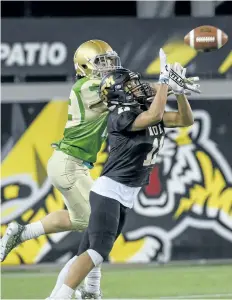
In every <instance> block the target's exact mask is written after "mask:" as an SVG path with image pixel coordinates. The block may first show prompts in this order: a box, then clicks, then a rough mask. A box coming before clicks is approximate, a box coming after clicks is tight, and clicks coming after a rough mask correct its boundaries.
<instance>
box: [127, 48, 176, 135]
mask: <svg viewBox="0 0 232 300" xmlns="http://www.w3.org/2000/svg"><path fill="white" fill-rule="evenodd" d="M169 72H170V65H168V64H167V57H166V54H165V53H164V51H163V49H160V78H159V83H160V85H159V87H158V88H157V93H156V95H155V97H154V99H153V101H152V103H151V105H150V107H149V109H148V110H147V111H144V112H142V113H141V114H140V115H138V116H137V118H136V119H135V120H134V122H133V124H132V126H131V131H138V130H142V129H145V128H147V127H149V126H152V125H154V124H156V123H158V122H160V121H161V120H162V118H163V114H164V109H165V105H166V102H167V93H168V82H169Z"/></svg>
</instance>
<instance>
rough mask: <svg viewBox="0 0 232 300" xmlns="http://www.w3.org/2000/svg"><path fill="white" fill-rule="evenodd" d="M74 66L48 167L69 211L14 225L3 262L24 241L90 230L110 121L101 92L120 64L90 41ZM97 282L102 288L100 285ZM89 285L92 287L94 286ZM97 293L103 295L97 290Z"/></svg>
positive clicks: (108, 51) (106, 46)
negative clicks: (92, 196) (96, 167)
mask: <svg viewBox="0 0 232 300" xmlns="http://www.w3.org/2000/svg"><path fill="white" fill-rule="evenodd" d="M74 66H75V70H76V74H77V81H76V83H75V84H74V85H73V87H72V90H71V93H70V97H69V105H68V120H67V123H66V126H65V130H64V136H63V138H62V140H60V141H59V142H57V143H54V144H53V145H52V146H53V147H54V152H53V154H52V156H51V158H50V159H49V161H48V166H47V172H48V176H49V178H50V180H51V182H52V184H53V185H54V186H55V187H56V188H57V189H58V190H59V191H60V192H61V193H62V195H63V197H64V202H65V205H66V207H67V209H68V210H60V211H55V212H52V213H50V214H49V215H47V216H46V217H44V218H43V219H41V220H40V221H38V222H34V223H31V224H28V225H26V226H23V225H20V224H18V223H16V222H12V223H10V224H9V226H8V228H7V230H6V233H5V235H4V237H3V238H2V241H1V256H0V259H1V261H3V260H4V259H5V258H6V256H7V255H8V254H9V252H10V251H11V250H12V249H13V248H15V247H16V246H17V245H18V244H20V243H22V242H24V241H26V240H29V239H33V238H36V237H39V236H40V235H43V234H50V233H57V232H64V231H75V230H76V231H83V230H84V229H85V228H86V227H87V226H88V221H89V215H90V205H89V192H90V189H91V187H92V185H93V179H92V178H91V177H90V174H89V169H91V168H92V167H93V163H95V162H96V158H97V153H98V152H99V150H100V148H101V145H102V142H103V140H104V139H105V138H106V123H107V116H108V109H107V106H106V105H105V104H104V103H103V102H102V100H101V99H100V97H99V94H98V87H99V84H100V80H101V78H102V77H103V76H104V75H105V74H107V72H109V71H112V70H114V69H117V68H121V62H120V58H119V56H118V55H117V53H116V52H115V51H113V49H112V48H111V47H110V45H109V44H107V43H106V42H104V41H101V40H90V41H87V42H85V43H83V44H81V45H80V47H79V48H78V49H77V50H76V52H75V54H74ZM94 272H95V273H94ZM94 272H93V276H94V277H97V280H98V277H99V276H100V275H99V274H100V273H99V272H100V269H99V270H94ZM89 278H91V276H90V277H89ZM98 282H99V284H100V279H99V280H98ZM90 284H92V285H93V284H94V282H91V280H90ZM97 288H98V290H99V286H98V287H97ZM91 291H92V292H94V291H95V290H94V289H92V290H91Z"/></svg>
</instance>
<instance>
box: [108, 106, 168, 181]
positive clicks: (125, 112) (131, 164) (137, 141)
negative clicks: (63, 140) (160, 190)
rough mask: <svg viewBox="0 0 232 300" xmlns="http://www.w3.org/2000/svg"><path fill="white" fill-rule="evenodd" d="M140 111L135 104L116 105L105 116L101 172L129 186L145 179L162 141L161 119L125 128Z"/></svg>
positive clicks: (146, 179)
mask: <svg viewBox="0 0 232 300" xmlns="http://www.w3.org/2000/svg"><path fill="white" fill-rule="evenodd" d="M141 112H142V110H140V109H139V108H136V107H129V106H126V107H119V108H116V109H115V110H114V111H113V112H111V113H110V115H109V118H108V124H107V127H108V139H109V146H110V154H109V158H108V160H107V162H106V164H105V166H104V169H103V173H102V176H107V177H109V178H111V179H113V180H115V181H117V182H120V183H123V184H125V185H127V186H131V187H141V186H144V185H147V184H148V183H149V175H150V173H151V171H152V168H153V166H154V165H155V162H156V156H157V153H158V151H159V150H160V148H161V147H162V146H163V142H164V134H165V131H164V126H163V122H160V123H157V124H156V125H154V126H151V127H148V128H147V129H144V130H141V131H134V132H132V131H129V129H130V127H131V125H132V123H133V122H134V120H135V119H136V117H137V116H138V115H139V114H140V113H141Z"/></svg>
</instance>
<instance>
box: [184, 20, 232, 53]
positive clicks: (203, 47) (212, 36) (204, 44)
mask: <svg viewBox="0 0 232 300" xmlns="http://www.w3.org/2000/svg"><path fill="white" fill-rule="evenodd" d="M227 41H228V35H227V34H226V33H225V32H223V31H222V30H221V29H219V28H216V27H214V26H210V25H204V26H200V27H197V28H195V29H193V30H191V31H190V32H189V33H188V34H187V35H186V36H185V37H184V42H185V44H187V45H189V46H190V47H192V48H194V49H196V50H197V51H203V52H209V51H213V50H217V49H220V48H221V47H223V46H224V45H225V44H226V43H227Z"/></svg>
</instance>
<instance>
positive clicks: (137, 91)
mask: <svg viewBox="0 0 232 300" xmlns="http://www.w3.org/2000/svg"><path fill="white" fill-rule="evenodd" d="M124 90H125V92H126V93H127V94H130V95H133V98H134V100H135V101H136V102H138V104H140V105H144V104H145V102H146V101H147V99H149V98H153V97H154V95H155V93H154V90H153V89H152V88H151V86H150V84H149V83H141V82H140V76H139V75H137V74H136V73H135V74H134V75H132V77H131V79H130V80H129V81H127V82H126V83H125V88H124Z"/></svg>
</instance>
